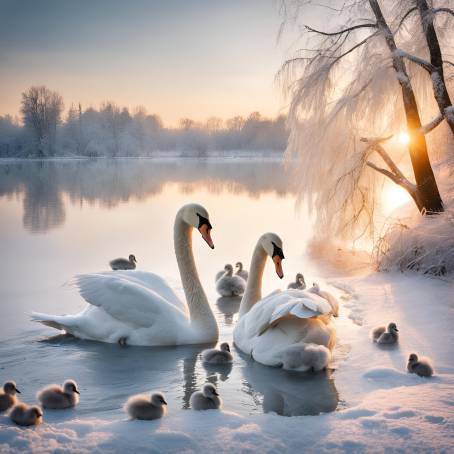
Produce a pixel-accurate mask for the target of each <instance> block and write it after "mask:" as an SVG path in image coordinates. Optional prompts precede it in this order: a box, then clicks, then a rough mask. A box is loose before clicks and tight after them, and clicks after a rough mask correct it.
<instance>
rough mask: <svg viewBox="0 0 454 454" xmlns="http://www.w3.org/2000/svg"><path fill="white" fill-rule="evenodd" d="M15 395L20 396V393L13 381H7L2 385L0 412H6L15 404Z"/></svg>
mask: <svg viewBox="0 0 454 454" xmlns="http://www.w3.org/2000/svg"><path fill="white" fill-rule="evenodd" d="M16 393H19V394H20V391H19V390H18V389H17V388H16V383H14V382H13V381H7V382H6V383H5V384H4V385H3V391H0V411H6V410H8V408H11V407H12V406H13V405H15V404H16V403H17V397H16Z"/></svg>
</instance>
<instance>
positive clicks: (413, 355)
mask: <svg viewBox="0 0 454 454" xmlns="http://www.w3.org/2000/svg"><path fill="white" fill-rule="evenodd" d="M408 362H409V364H415V363H417V362H418V355H417V354H416V353H411V354H410V356H409V357H408Z"/></svg>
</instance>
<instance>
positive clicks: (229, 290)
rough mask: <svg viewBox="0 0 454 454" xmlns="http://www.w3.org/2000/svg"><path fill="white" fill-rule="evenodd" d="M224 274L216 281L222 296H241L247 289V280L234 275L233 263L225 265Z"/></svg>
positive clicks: (217, 288)
mask: <svg viewBox="0 0 454 454" xmlns="http://www.w3.org/2000/svg"><path fill="white" fill-rule="evenodd" d="M225 268H226V271H225V273H224V275H223V276H222V277H221V278H220V279H219V280H218V281H217V282H216V290H217V292H218V293H219V295H221V296H240V295H242V294H243V293H244V291H245V290H246V281H245V280H244V279H243V278H242V277H240V276H237V275H236V274H235V275H233V267H232V265H226V266H225Z"/></svg>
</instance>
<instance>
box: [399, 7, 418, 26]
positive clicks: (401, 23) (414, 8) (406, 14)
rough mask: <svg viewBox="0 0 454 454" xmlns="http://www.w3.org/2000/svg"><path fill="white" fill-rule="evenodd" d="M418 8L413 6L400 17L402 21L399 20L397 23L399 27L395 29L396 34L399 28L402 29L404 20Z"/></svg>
mask: <svg viewBox="0 0 454 454" xmlns="http://www.w3.org/2000/svg"><path fill="white" fill-rule="evenodd" d="M417 9H418V8H416V6H414V7H413V8H410V9H409V10H408V11H407V12H406V13H405V14H404V16H403V17H402V19H401V20H400V22H399V25H398V26H397V28H396V32H397V31H398V30H399V29H400V27H402V25H403V23H404V22H405V20H406V19H407V17H408V16H410V14H412V13H414V12H415V11H417Z"/></svg>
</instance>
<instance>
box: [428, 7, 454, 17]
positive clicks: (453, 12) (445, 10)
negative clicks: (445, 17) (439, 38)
mask: <svg viewBox="0 0 454 454" xmlns="http://www.w3.org/2000/svg"><path fill="white" fill-rule="evenodd" d="M431 13H432V14H437V13H447V14H451V15H452V16H454V10H452V9H451V8H433V9H432V10H431Z"/></svg>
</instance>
